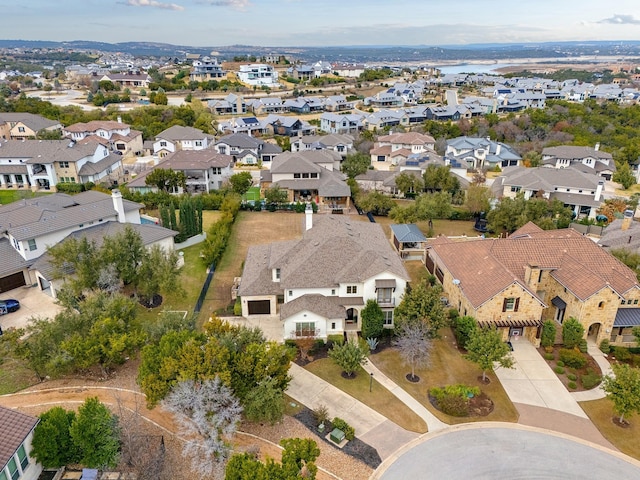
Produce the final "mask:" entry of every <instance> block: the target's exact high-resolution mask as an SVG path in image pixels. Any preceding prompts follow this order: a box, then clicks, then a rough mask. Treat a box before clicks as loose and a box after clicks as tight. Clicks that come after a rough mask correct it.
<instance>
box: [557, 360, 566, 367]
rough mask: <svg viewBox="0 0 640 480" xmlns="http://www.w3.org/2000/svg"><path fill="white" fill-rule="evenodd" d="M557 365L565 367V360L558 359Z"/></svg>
mask: <svg viewBox="0 0 640 480" xmlns="http://www.w3.org/2000/svg"><path fill="white" fill-rule="evenodd" d="M556 365H558V366H559V367H564V362H563V361H562V360H558V362H557V363H556Z"/></svg>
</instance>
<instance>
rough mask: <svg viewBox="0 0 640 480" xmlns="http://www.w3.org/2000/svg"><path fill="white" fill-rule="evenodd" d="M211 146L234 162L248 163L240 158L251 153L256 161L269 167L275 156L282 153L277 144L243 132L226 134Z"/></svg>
mask: <svg viewBox="0 0 640 480" xmlns="http://www.w3.org/2000/svg"><path fill="white" fill-rule="evenodd" d="M213 148H214V149H215V150H216V151H217V152H218V153H221V154H223V155H231V157H232V158H233V162H234V163H235V162H240V163H249V162H244V161H242V159H243V158H244V157H245V156H247V155H251V156H252V157H253V158H256V159H257V160H256V163H262V164H263V165H264V166H265V167H269V166H270V165H271V162H272V160H273V159H274V158H275V156H276V155H278V154H279V153H282V149H281V148H280V147H279V146H278V145H274V144H273V143H269V142H265V141H264V140H262V139H260V138H255V137H252V136H251V135H247V134H244V133H232V134H231V135H226V136H224V137H222V138H220V140H218V141H217V142H216V143H215V144H214V145H213Z"/></svg>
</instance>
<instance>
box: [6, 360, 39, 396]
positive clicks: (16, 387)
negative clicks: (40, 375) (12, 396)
mask: <svg viewBox="0 0 640 480" xmlns="http://www.w3.org/2000/svg"><path fill="white" fill-rule="evenodd" d="M0 360H2V359H0ZM36 383H38V379H37V378H36V376H35V375H34V373H33V372H32V371H31V370H29V369H28V368H26V367H24V366H23V365H21V364H20V363H18V362H16V361H15V360H11V359H4V360H3V361H2V362H1V363H0V395H6V394H8V393H15V392H17V391H20V390H23V389H25V388H27V387H30V386H31V385H35V384H36Z"/></svg>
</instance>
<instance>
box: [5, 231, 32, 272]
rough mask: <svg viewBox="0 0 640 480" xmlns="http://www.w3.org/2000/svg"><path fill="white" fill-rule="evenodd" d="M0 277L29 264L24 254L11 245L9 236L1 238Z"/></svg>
mask: <svg viewBox="0 0 640 480" xmlns="http://www.w3.org/2000/svg"><path fill="white" fill-rule="evenodd" d="M0 258H2V261H1V262H0V277H4V276H6V275H11V274H13V273H17V272H19V271H20V270H23V269H25V268H27V267H28V266H29V262H27V261H26V260H25V259H24V258H22V256H21V255H20V254H19V253H18V252H16V250H15V248H13V247H12V246H11V244H10V243H9V239H8V238H0Z"/></svg>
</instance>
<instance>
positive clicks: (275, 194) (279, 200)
mask: <svg viewBox="0 0 640 480" xmlns="http://www.w3.org/2000/svg"><path fill="white" fill-rule="evenodd" d="M264 201H265V202H266V203H267V204H269V205H281V204H283V203H287V191H286V190H283V189H281V188H280V187H278V186H277V185H272V186H270V187H269V188H267V189H266V190H265V191H264Z"/></svg>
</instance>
